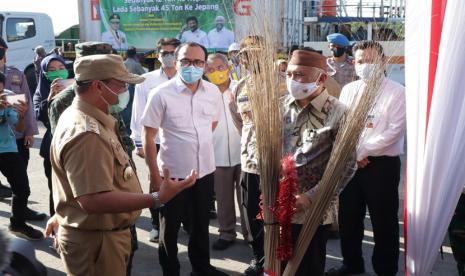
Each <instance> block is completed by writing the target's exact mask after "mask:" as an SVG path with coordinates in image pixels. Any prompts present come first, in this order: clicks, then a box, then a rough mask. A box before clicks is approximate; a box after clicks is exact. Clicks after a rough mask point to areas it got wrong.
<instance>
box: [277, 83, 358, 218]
mask: <svg viewBox="0 0 465 276" xmlns="http://www.w3.org/2000/svg"><path fill="white" fill-rule="evenodd" d="M345 111H346V107H345V106H344V104H342V103H340V102H339V101H338V100H337V99H336V98H334V97H332V96H330V95H329V94H328V92H327V90H324V91H323V92H322V93H321V94H320V95H318V96H317V97H316V98H315V99H313V100H312V101H311V102H310V104H308V105H307V106H306V107H304V108H301V107H300V106H299V105H298V104H297V102H296V100H295V99H294V98H293V97H292V96H285V97H284V99H283V135H284V136H283V154H284V155H292V156H293V157H294V160H295V162H296V167H297V175H298V178H297V192H298V194H302V193H307V195H309V196H310V198H312V199H315V197H316V194H317V192H318V190H319V186H318V184H319V182H320V180H321V178H322V177H323V174H324V172H325V169H326V166H327V164H328V160H329V158H330V156H331V151H332V149H333V145H334V142H335V140H336V134H337V132H338V130H339V126H340V123H341V119H342V118H343V116H344V114H345ZM354 165H355V158H354V160H353V161H352V162H351V164H348V166H347V168H348V169H347V171H346V172H345V175H344V176H345V180H344V181H343V184H345V183H347V182H348V180H349V179H350V177H351V176H352V175H353V172H354ZM339 190H340V189H339ZM335 199H336V196H335V198H334V199H333V201H332V203H331V205H330V207H329V208H328V210H327V211H326V213H325V215H324V217H323V224H330V223H332V222H333V219H334V218H335V216H336V214H337V206H336V204H335V202H336V200H335ZM303 219H304V213H303V212H301V213H296V214H295V215H294V218H293V222H294V223H303Z"/></svg>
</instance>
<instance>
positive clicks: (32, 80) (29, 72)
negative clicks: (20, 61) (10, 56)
mask: <svg viewBox="0 0 465 276" xmlns="http://www.w3.org/2000/svg"><path fill="white" fill-rule="evenodd" d="M24 75H26V80H27V85H28V86H29V91H30V92H31V97H33V96H34V92H35V91H36V87H37V80H36V72H35V69H34V66H29V67H27V68H26V70H24Z"/></svg>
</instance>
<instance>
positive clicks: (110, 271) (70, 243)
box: [58, 227, 131, 276]
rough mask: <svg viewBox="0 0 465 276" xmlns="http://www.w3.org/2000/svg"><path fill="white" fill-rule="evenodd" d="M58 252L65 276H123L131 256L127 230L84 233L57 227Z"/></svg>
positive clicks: (129, 237) (129, 236)
mask: <svg viewBox="0 0 465 276" xmlns="http://www.w3.org/2000/svg"><path fill="white" fill-rule="evenodd" d="M58 249H59V251H60V256H61V259H62V261H63V263H64V265H65V269H66V274H67V275H75V276H80V275H82V276H84V275H86V276H93V275H96V276H97V275H99V276H102V275H112V276H120V275H121V276H124V275H126V268H127V264H128V260H129V255H130V253H131V234H130V232H129V228H128V229H125V230H121V231H86V230H79V229H75V228H68V227H67V228H65V227H60V228H59V231H58Z"/></svg>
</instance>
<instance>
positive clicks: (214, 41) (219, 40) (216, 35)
mask: <svg viewBox="0 0 465 276" xmlns="http://www.w3.org/2000/svg"><path fill="white" fill-rule="evenodd" d="M233 43H234V33H233V32H231V31H230V30H228V29H226V28H223V29H221V30H220V31H219V32H218V31H217V30H216V28H215V29H213V30H211V31H210V32H208V46H209V47H210V48H216V49H228V48H229V46H230V45H231V44H233Z"/></svg>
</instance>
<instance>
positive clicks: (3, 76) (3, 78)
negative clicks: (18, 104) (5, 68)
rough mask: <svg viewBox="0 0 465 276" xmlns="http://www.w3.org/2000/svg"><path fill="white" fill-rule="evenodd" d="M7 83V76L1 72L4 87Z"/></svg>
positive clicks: (0, 78)
mask: <svg viewBox="0 0 465 276" xmlns="http://www.w3.org/2000/svg"><path fill="white" fill-rule="evenodd" d="M5 82H6V77H5V75H4V74H3V73H2V72H0V83H3V85H4V86H5Z"/></svg>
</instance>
